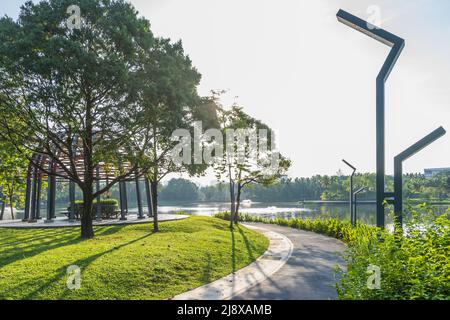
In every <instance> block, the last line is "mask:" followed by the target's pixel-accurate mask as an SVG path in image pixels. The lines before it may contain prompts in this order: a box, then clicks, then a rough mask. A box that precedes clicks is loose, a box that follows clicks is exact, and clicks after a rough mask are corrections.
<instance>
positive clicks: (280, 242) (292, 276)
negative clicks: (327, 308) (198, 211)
mask: <svg viewBox="0 0 450 320" xmlns="http://www.w3.org/2000/svg"><path fill="white" fill-rule="evenodd" d="M245 226H246V227H248V228H250V229H254V230H257V231H259V232H261V233H263V234H265V235H266V236H267V237H268V238H269V240H270V245H269V249H268V250H267V251H266V252H265V253H264V254H263V255H262V256H261V257H260V258H259V259H257V260H256V261H255V262H253V263H252V264H250V265H248V266H247V267H245V268H243V269H241V270H238V271H236V272H235V273H233V274H230V275H228V276H226V277H224V278H222V279H219V280H217V281H214V282H212V283H210V284H207V285H204V286H201V287H199V288H197V289H194V290H191V291H188V292H186V293H183V294H180V295H178V296H175V297H174V298H173V299H176V300H224V299H235V300H314V299H320V300H328V299H335V298H336V297H337V294H336V290H335V287H334V284H335V282H336V280H335V276H334V275H335V272H334V268H335V266H336V265H338V266H339V267H341V268H344V262H343V260H342V259H341V258H340V256H339V253H342V252H343V251H344V250H345V249H346V246H345V244H344V243H342V242H341V241H339V240H336V239H333V238H330V237H326V236H323V235H319V234H316V233H313V232H308V231H302V230H297V229H293V228H288V227H281V226H276V225H267V224H259V223H246V224H245Z"/></svg>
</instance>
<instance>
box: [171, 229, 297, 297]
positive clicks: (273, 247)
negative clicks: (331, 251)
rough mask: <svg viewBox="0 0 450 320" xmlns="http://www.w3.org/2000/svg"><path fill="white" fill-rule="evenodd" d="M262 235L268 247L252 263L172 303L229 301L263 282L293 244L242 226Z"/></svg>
mask: <svg viewBox="0 0 450 320" xmlns="http://www.w3.org/2000/svg"><path fill="white" fill-rule="evenodd" d="M244 226H245V227H246V228H248V229H252V230H255V231H258V232H260V233H262V234H264V235H265V236H266V237H267V238H269V240H270V244H269V248H268V249H267V251H266V252H265V253H264V254H263V255H262V256H261V257H259V258H258V259H257V260H256V261H255V262H253V263H251V264H250V265H248V266H247V267H245V268H243V269H241V270H238V271H236V272H235V273H232V274H230V275H228V276H226V277H224V278H221V279H219V280H216V281H214V282H212V283H209V284H206V285H204V286H201V287H198V288H196V289H194V290H191V291H188V292H185V293H182V294H180V295H177V296H175V297H173V298H172V299H173V300H228V299H231V298H233V297H234V296H235V295H238V294H239V293H241V292H244V291H246V290H248V289H249V288H251V287H253V286H255V285H257V284H258V283H261V282H262V281H264V280H266V279H267V278H268V277H270V276H271V275H272V274H274V273H275V272H277V271H278V270H279V269H280V268H281V267H282V266H283V265H284V264H285V263H286V262H287V261H288V260H289V258H290V257H291V255H292V251H293V247H294V246H293V244H292V242H291V240H289V239H288V238H287V237H286V236H284V235H282V234H280V233H278V232H273V231H270V230H268V229H266V228H263V227H259V226H258V227H257V226H252V225H245V224H244Z"/></svg>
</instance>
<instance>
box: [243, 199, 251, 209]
mask: <svg viewBox="0 0 450 320" xmlns="http://www.w3.org/2000/svg"><path fill="white" fill-rule="evenodd" d="M241 203H242V206H243V207H245V208H250V207H251V206H252V200H248V199H247V200H242V202H241Z"/></svg>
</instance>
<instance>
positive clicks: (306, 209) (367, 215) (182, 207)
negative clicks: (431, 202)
mask: <svg viewBox="0 0 450 320" xmlns="http://www.w3.org/2000/svg"><path fill="white" fill-rule="evenodd" d="M144 208H145V207H144ZM436 208H437V209H438V211H439V212H441V213H443V212H445V210H447V209H448V208H450V206H436ZM66 210H67V208H63V207H61V208H58V210H57V211H58V212H59V214H58V215H62V214H61V212H63V211H66ZM129 211H130V212H131V213H137V208H130V210H129ZM144 211H146V210H145V209H144ZM180 211H183V212H186V213H189V214H192V215H198V216H212V215H214V214H216V213H218V212H224V211H230V204H229V203H224V202H202V203H198V202H197V203H164V202H163V203H161V204H160V206H159V212H160V213H162V214H164V213H176V212H180ZM41 212H42V216H43V217H45V206H43V207H42V211H41ZM240 212H242V213H247V214H250V215H256V216H261V217H265V218H275V217H282V218H288V219H289V218H303V219H305V218H317V217H337V218H339V219H341V220H350V213H349V205H348V203H346V202H326V203H325V202H319V201H318V202H305V203H297V202H271V203H264V202H253V203H252V204H251V205H249V206H245V205H243V204H242V205H241V209H240ZM5 213H6V214H5V219H8V218H9V208H7V209H6V212H5ZM16 215H17V217H18V218H19V219H21V218H22V217H23V211H22V210H18V211H17V213H16ZM357 218H358V220H361V221H362V222H364V223H366V224H370V225H373V224H375V223H376V218H375V203H374V202H362V203H359V204H358V205H357Z"/></svg>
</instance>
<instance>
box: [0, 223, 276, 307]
mask: <svg viewBox="0 0 450 320" xmlns="http://www.w3.org/2000/svg"><path fill="white" fill-rule="evenodd" d="M160 229H161V231H160V232H159V233H157V234H153V233H152V232H151V230H152V226H151V225H150V224H142V225H133V226H111V227H97V228H96V230H95V231H96V238H95V239H93V240H88V241H81V240H79V239H78V237H79V228H64V229H54V230H43V229H35V230H11V229H0V299H166V298H169V297H171V296H174V295H176V294H179V293H182V292H184V291H187V290H189V289H192V288H195V287H198V286H200V285H203V284H206V283H209V282H211V281H213V280H216V279H218V278H220V277H222V276H224V275H226V274H229V273H231V272H233V271H234V270H238V269H240V268H242V267H244V266H246V265H248V264H249V263H250V262H252V261H253V260H255V259H256V258H257V257H258V256H260V255H261V254H262V253H263V252H264V251H265V250H266V249H267V247H268V240H267V239H266V238H265V237H264V236H262V235H260V234H258V233H255V232H253V231H250V230H248V229H245V228H243V227H239V228H238V229H235V231H234V232H233V233H232V232H231V231H230V229H229V227H228V223H227V222H225V221H221V220H219V219H216V218H205V217H191V218H189V219H186V220H182V221H176V222H166V223H162V224H161V227H160ZM70 265H78V266H79V267H80V268H81V270H82V284H81V289H80V290H68V289H67V286H66V281H67V273H66V270H67V267H68V266H70Z"/></svg>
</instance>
